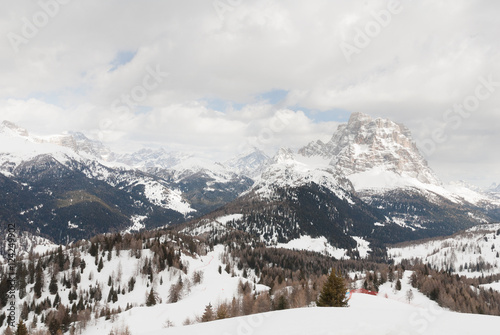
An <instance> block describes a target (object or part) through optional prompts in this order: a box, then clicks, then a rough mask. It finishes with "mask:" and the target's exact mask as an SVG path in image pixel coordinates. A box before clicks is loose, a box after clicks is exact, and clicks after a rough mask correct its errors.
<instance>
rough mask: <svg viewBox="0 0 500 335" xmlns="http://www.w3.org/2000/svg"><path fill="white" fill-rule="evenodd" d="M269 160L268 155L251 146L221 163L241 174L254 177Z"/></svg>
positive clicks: (259, 173)
mask: <svg viewBox="0 0 500 335" xmlns="http://www.w3.org/2000/svg"><path fill="white" fill-rule="evenodd" d="M269 161H270V158H269V156H267V155H266V154H265V153H264V152H263V151H261V150H260V149H258V148H253V149H252V150H249V151H246V152H243V153H241V154H240V155H238V156H236V157H234V158H232V159H230V160H228V161H226V162H224V164H223V165H224V166H226V167H227V168H229V169H230V170H232V171H234V172H236V173H239V174H241V175H244V176H248V177H250V178H256V177H258V176H260V175H261V174H262V172H263V170H264V168H265V166H266V165H267V164H268V163H269Z"/></svg>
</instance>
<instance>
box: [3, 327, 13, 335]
mask: <svg viewBox="0 0 500 335" xmlns="http://www.w3.org/2000/svg"><path fill="white" fill-rule="evenodd" d="M3 335H14V333H13V332H12V329H10V326H7V329H5V331H4V332H3Z"/></svg>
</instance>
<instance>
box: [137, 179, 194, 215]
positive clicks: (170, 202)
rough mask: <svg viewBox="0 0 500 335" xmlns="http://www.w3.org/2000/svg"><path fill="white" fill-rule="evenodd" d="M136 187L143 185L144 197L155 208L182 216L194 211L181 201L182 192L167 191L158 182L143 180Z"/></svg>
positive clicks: (166, 188)
mask: <svg viewBox="0 0 500 335" xmlns="http://www.w3.org/2000/svg"><path fill="white" fill-rule="evenodd" d="M138 185H144V195H145V196H146V198H148V200H149V201H151V202H152V203H153V204H155V205H157V206H160V207H164V208H168V209H171V210H174V211H177V212H179V213H181V214H184V215H187V214H189V213H191V212H195V211H196V210H195V209H193V208H191V206H190V205H189V203H187V202H186V201H185V200H184V199H183V197H182V192H181V191H180V190H178V189H169V188H168V187H166V186H164V185H162V184H160V183H159V182H156V181H151V180H148V181H146V180H144V181H142V182H139V183H138Z"/></svg>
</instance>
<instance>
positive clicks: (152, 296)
mask: <svg viewBox="0 0 500 335" xmlns="http://www.w3.org/2000/svg"><path fill="white" fill-rule="evenodd" d="M154 305H156V295H155V292H154V291H153V289H152V288H151V291H150V292H149V295H148V298H147V300H146V306H148V307H150V306H154Z"/></svg>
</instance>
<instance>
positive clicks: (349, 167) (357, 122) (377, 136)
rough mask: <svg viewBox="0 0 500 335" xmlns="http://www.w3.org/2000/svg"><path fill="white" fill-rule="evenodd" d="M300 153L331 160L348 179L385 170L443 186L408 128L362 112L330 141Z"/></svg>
mask: <svg viewBox="0 0 500 335" xmlns="http://www.w3.org/2000/svg"><path fill="white" fill-rule="evenodd" d="M299 153H300V154H301V155H303V156H306V157H312V156H319V157H323V158H325V159H328V160H330V165H332V166H336V167H337V168H338V169H340V170H341V171H342V173H343V174H344V175H345V176H352V175H358V174H364V173H370V172H380V171H383V172H385V173H389V172H392V173H395V174H397V175H399V176H401V177H409V178H413V179H416V180H418V181H420V182H422V183H426V184H440V182H439V179H438V178H437V177H436V176H435V174H434V173H433V172H432V170H431V169H430V168H429V167H428V165H427V162H426V160H425V159H424V158H423V157H422V155H421V154H420V152H419V150H418V148H417V146H416V144H415V142H414V141H413V139H412V136H411V132H410V131H409V129H408V128H406V127H405V126H404V125H401V124H397V123H395V122H393V121H391V120H386V119H380V118H378V119H373V118H371V117H370V116H369V115H366V114H362V113H353V114H352V115H351V118H350V119H349V122H348V123H347V124H343V125H340V126H339V128H338V129H337V131H336V132H335V134H334V135H333V137H332V139H331V140H330V142H328V143H323V142H321V141H317V142H313V143H310V144H309V145H308V146H306V147H304V148H302V149H300V150H299Z"/></svg>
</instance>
